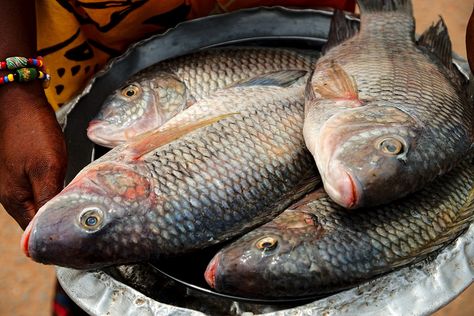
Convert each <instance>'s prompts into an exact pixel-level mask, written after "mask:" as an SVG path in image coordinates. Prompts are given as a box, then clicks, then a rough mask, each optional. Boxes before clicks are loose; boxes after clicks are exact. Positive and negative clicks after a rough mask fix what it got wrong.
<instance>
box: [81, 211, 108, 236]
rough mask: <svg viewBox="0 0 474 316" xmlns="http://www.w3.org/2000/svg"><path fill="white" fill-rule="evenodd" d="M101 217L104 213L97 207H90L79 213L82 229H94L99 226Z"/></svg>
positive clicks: (101, 220) (102, 217)
mask: <svg viewBox="0 0 474 316" xmlns="http://www.w3.org/2000/svg"><path fill="white" fill-rule="evenodd" d="M103 219H104V213H103V212H102V210H100V209H99V208H97V207H91V208H87V209H85V210H84V211H83V212H82V213H81V215H80V219H79V222H80V224H81V226H82V227H83V228H84V229H86V230H89V231H94V230H97V229H98V228H100V227H101V224H102V222H103Z"/></svg>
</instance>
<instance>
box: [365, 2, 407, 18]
mask: <svg viewBox="0 0 474 316" xmlns="http://www.w3.org/2000/svg"><path fill="white" fill-rule="evenodd" d="M357 4H359V8H360V13H361V15H363V14H365V13H369V12H388V11H397V12H404V13H406V14H409V15H412V14H413V7H412V4H411V0H357Z"/></svg>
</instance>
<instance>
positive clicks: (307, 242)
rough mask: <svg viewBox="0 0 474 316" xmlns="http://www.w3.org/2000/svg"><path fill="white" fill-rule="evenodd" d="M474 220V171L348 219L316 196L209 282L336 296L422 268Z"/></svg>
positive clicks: (253, 235) (222, 255)
mask: <svg viewBox="0 0 474 316" xmlns="http://www.w3.org/2000/svg"><path fill="white" fill-rule="evenodd" d="M473 216H474V163H473V162H472V161H466V162H464V163H462V164H461V165H459V166H458V167H456V168H455V169H453V170H452V171H451V172H450V173H448V174H446V175H444V176H442V177H439V178H438V179H436V180H435V181H434V182H433V183H431V184H430V185H428V186H427V187H426V188H424V189H423V190H421V191H419V192H416V193H413V194H412V195H410V196H408V197H406V198H405V199H402V200H398V201H395V202H393V203H391V204H389V205H385V206H378V207H374V208H365V209H360V210H357V211H353V212H348V211H347V210H345V209H344V208H342V207H341V206H339V205H337V204H336V203H334V202H333V201H332V200H331V199H330V198H329V197H328V196H327V194H326V193H325V192H324V190H322V189H321V190H318V191H315V192H314V193H312V194H310V195H308V196H307V197H305V198H304V199H303V200H302V201H301V202H298V203H297V205H295V206H293V207H291V208H290V209H289V210H286V211H285V212H283V213H282V214H280V215H279V216H278V217H277V218H275V219H274V220H273V221H271V222H269V223H268V224H265V225H263V226H261V227H259V228H257V229H255V230H253V231H252V232H250V233H248V234H247V235H245V236H244V237H242V238H240V239H238V240H237V241H235V242H233V243H232V244H230V245H229V246H227V247H226V248H224V249H223V250H221V251H220V252H219V253H218V254H217V255H216V256H215V257H214V258H213V259H212V261H211V263H210V264H209V265H208V268H207V270H206V273H205V277H206V280H207V282H208V283H209V284H210V286H211V287H213V288H215V289H216V290H217V291H219V292H225V293H229V294H234V295H237V294H238V295H243V296H247V297H260V298H262V297H267V298H271V297H273V298H276V297H297V296H307V295H317V294H323V293H329V292H334V291H339V290H342V289H345V288H348V287H351V286H355V285H357V284H360V283H362V282H365V281H367V280H369V279H371V278H374V277H375V276H378V275H380V274H383V273H386V272H389V271H391V270H393V269H395V268H399V267H401V266H404V265H407V264H410V263H413V262H417V261H420V260H421V259H423V258H425V257H426V256H427V255H428V254H430V253H432V252H434V251H435V250H437V249H440V248H441V247H443V246H444V245H446V244H447V243H449V242H450V241H452V240H453V239H454V238H456V237H457V236H458V235H459V233H460V232H462V231H463V229H464V228H466V227H467V226H468V225H469V224H470V223H471V222H472V219H473Z"/></svg>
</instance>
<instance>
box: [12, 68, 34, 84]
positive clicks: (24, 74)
mask: <svg viewBox="0 0 474 316" xmlns="http://www.w3.org/2000/svg"><path fill="white" fill-rule="evenodd" d="M16 74H17V75H18V81H19V82H27V81H32V80H35V79H36V78H38V70H36V68H20V69H17V70H16Z"/></svg>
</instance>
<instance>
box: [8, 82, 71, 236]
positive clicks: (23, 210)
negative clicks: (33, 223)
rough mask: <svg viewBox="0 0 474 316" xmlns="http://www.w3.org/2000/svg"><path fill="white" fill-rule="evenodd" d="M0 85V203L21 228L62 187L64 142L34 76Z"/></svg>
mask: <svg viewBox="0 0 474 316" xmlns="http://www.w3.org/2000/svg"><path fill="white" fill-rule="evenodd" d="M0 89H1V90H0V203H1V204H2V205H3V206H4V208H5V209H6V210H7V212H8V213H9V214H10V215H11V216H12V217H13V218H14V219H15V220H16V221H17V222H18V224H20V226H21V227H22V228H23V229H25V227H26V226H27V225H28V223H29V221H30V220H31V219H32V218H33V216H34V215H35V213H36V212H37V210H38V208H39V207H41V206H42V205H43V204H44V203H46V202H47V201H48V200H49V199H51V198H52V197H53V196H54V195H56V194H57V193H58V192H59V191H60V190H61V189H62V186H63V181H64V175H65V170H66V145H65V141H64V137H63V134H62V131H61V129H60V127H59V124H58V123H57V121H56V117H55V114H54V111H53V110H52V108H51V107H50V105H49V104H48V103H47V101H46V97H45V96H44V93H43V91H42V89H41V86H40V85H39V82H35V83H29V84H26V85H25V84H20V83H12V84H8V86H3V87H0Z"/></svg>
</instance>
